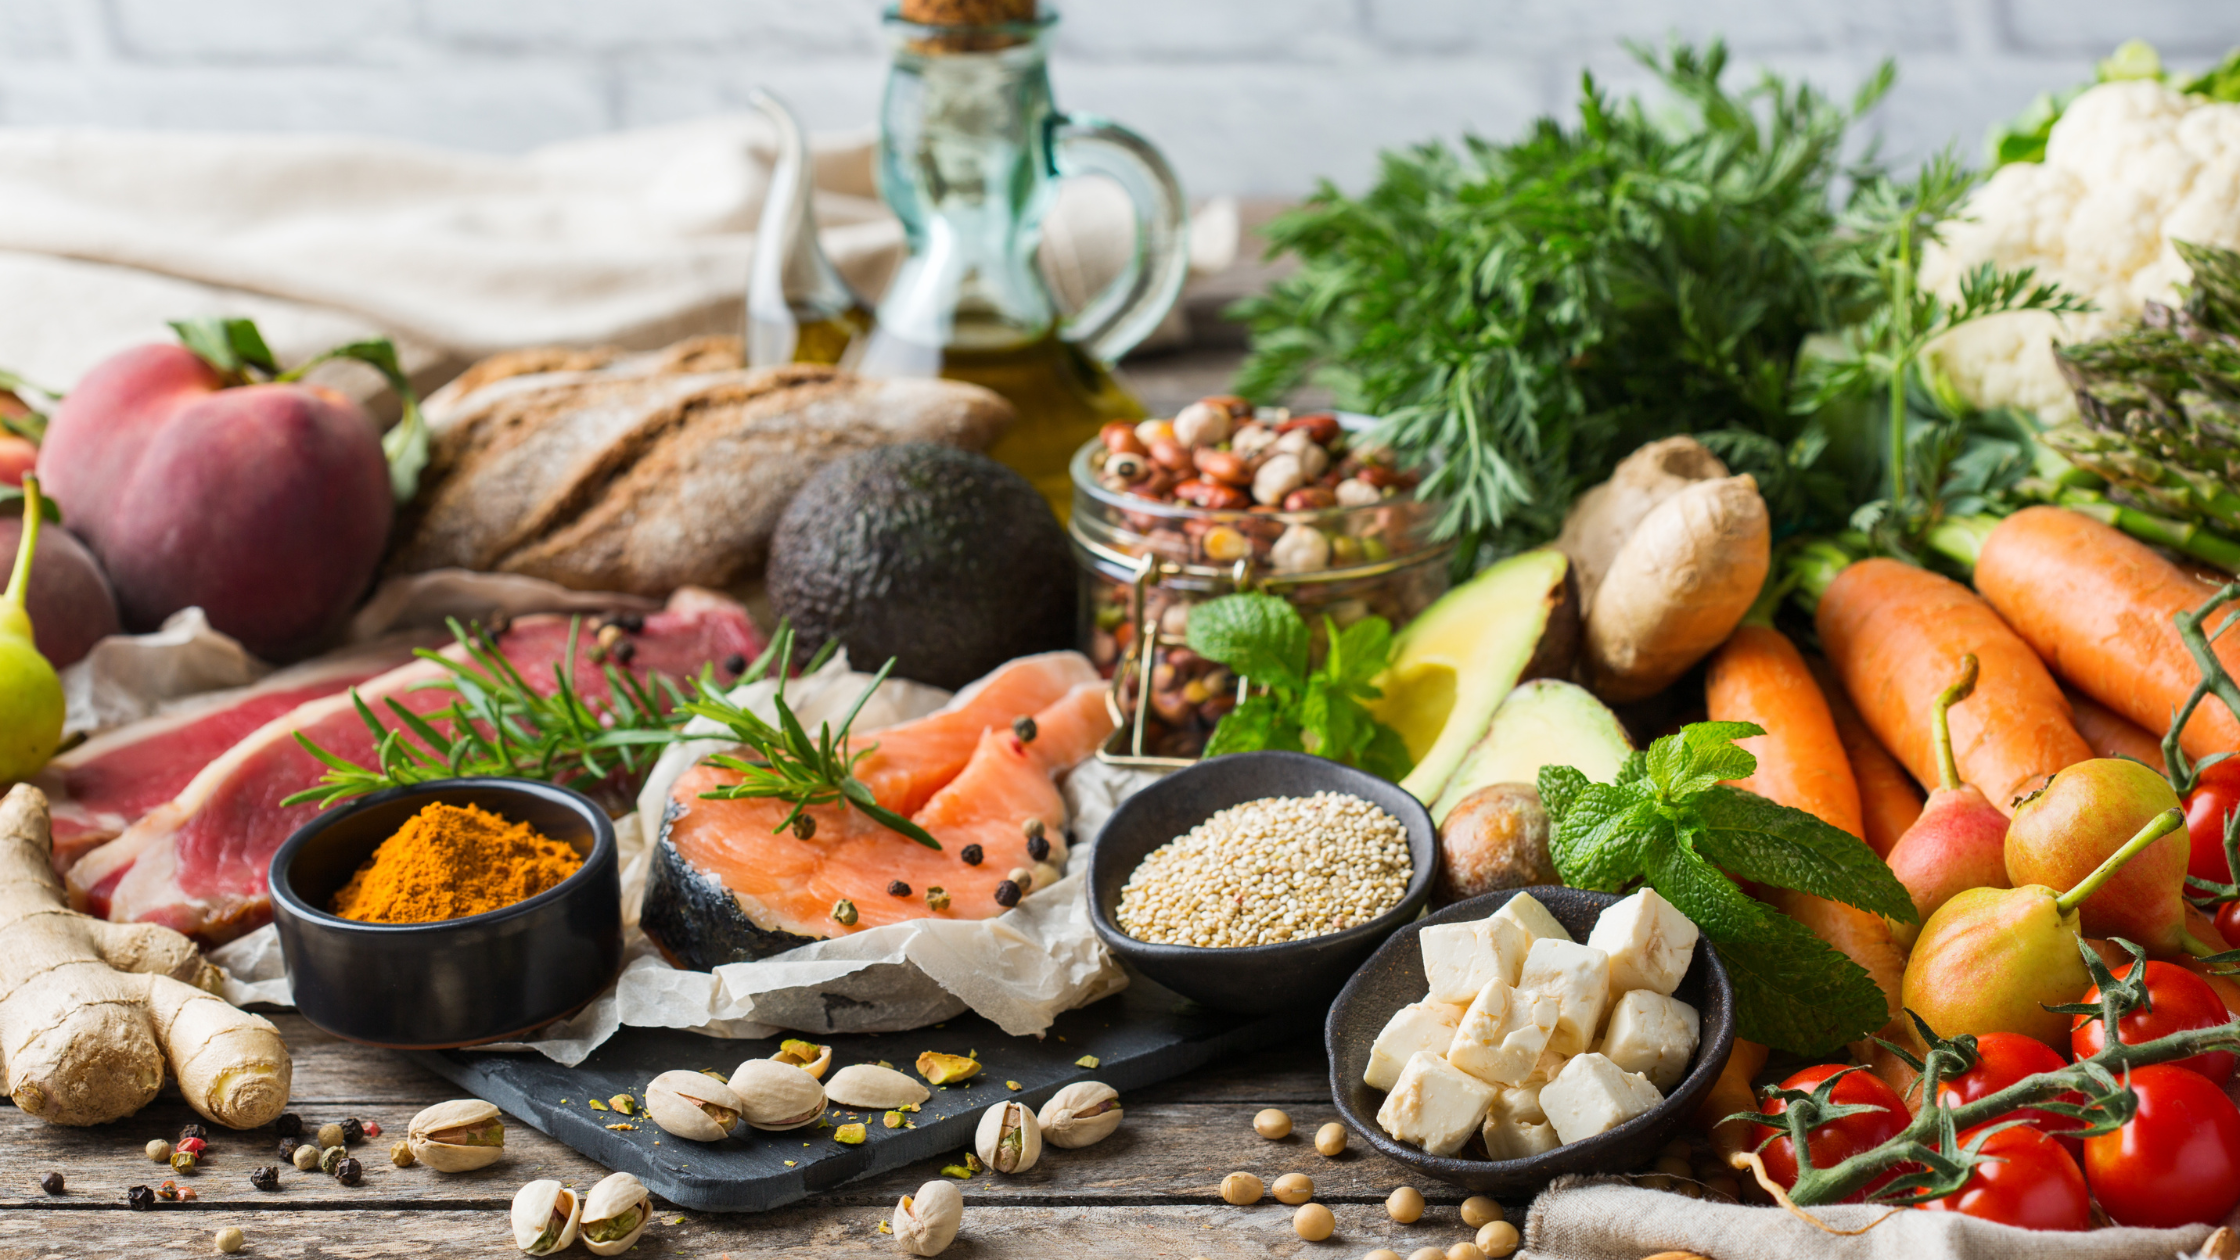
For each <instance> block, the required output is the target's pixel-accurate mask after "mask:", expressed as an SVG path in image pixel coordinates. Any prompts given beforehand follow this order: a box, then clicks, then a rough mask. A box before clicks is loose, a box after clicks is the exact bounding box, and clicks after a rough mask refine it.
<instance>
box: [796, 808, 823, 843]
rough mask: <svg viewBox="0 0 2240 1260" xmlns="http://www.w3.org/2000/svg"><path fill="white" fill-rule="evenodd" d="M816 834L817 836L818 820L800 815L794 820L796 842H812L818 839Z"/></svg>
mask: <svg viewBox="0 0 2240 1260" xmlns="http://www.w3.org/2000/svg"><path fill="white" fill-rule="evenodd" d="M816 834H817V820H816V819H814V818H811V817H810V816H809V815H807V814H801V815H798V816H796V817H795V818H794V820H793V838H794V839H796V840H812V839H815V838H816Z"/></svg>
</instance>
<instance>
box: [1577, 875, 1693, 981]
mask: <svg viewBox="0 0 2240 1260" xmlns="http://www.w3.org/2000/svg"><path fill="white" fill-rule="evenodd" d="M1696 936H1697V932H1696V925H1695V924H1694V923H1693V922H1691V921H1689V919H1688V916H1687V915H1684V914H1682V913H1680V911H1679V910H1678V909H1677V908H1675V907H1674V906H1673V904H1672V903H1671V902H1669V901H1666V900H1665V899H1664V898H1662V897H1659V896H1658V895H1657V890H1656V889H1654V888H1644V889H1642V890H1641V891H1640V892H1637V893H1635V894H1634V895H1632V896H1631V897H1628V898H1626V899H1625V900H1624V901H1621V902H1619V903H1618V904H1616V905H1614V906H1612V907H1610V908H1609V909H1607V910H1605V911H1603V912H1602V914H1601V917H1599V918H1597V919H1596V920H1595V921H1594V931H1592V932H1590V933H1588V934H1587V944H1589V945H1591V946H1593V947H1594V948H1596V949H1599V950H1601V951H1602V952H1603V953H1605V954H1608V955H1610V991H1611V992H1612V993H1626V992H1630V991H1631V990H1634V989H1649V990H1651V991H1653V992H1657V993H1662V994H1664V995H1665V996H1667V997H1670V996H1671V995H1672V991H1673V990H1674V989H1677V988H1679V987H1680V977H1682V976H1684V975H1686V974H1688V962H1689V960H1690V959H1692V958H1694V957H1695V952H1696Z"/></svg>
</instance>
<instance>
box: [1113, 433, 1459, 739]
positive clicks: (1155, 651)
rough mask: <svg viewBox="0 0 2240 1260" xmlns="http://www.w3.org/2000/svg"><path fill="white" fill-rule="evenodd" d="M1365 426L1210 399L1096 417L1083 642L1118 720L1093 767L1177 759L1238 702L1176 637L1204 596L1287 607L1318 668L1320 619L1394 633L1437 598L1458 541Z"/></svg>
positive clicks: (1223, 679)
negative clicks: (1118, 417) (1438, 534)
mask: <svg viewBox="0 0 2240 1260" xmlns="http://www.w3.org/2000/svg"><path fill="white" fill-rule="evenodd" d="M1369 423H1370V422H1369V421H1368V420H1367V419H1366V418H1365V417H1356V416H1347V417H1343V418H1341V417H1340V416H1338V415H1336V414H1333V413H1330V412H1317V413H1312V414H1300V415H1292V414H1291V413H1289V412H1288V411H1284V410H1281V409H1274V408H1258V409H1256V408H1254V407H1253V406H1252V404H1250V403H1249V402H1247V401H1245V400H1244V399H1242V398H1235V397H1228V396H1217V397H1211V398H1203V399H1200V400H1198V401H1197V402H1194V403H1192V404H1190V405H1189V406H1187V407H1184V408H1183V409H1182V410H1181V411H1180V412H1178V413H1176V414H1175V415H1174V416H1173V417H1172V418H1171V419H1155V420H1146V421H1143V422H1141V423H1139V424H1129V423H1125V422H1118V421H1116V422H1114V423H1111V424H1108V425H1106V426H1105V427H1104V430H1103V432H1102V433H1100V434H1099V435H1098V438H1097V440H1095V441H1093V442H1090V443H1088V444H1086V445H1085V446H1083V447H1082V448H1081V450H1079V451H1078V452H1076V453H1075V455H1074V458H1073V517H1072V521H1071V523H1070V525H1069V531H1070V533H1071V535H1072V538H1073V546H1074V557H1075V559H1076V560H1077V561H1079V563H1080V565H1081V644H1082V649H1083V650H1084V651H1085V652H1087V653H1088V654H1089V657H1090V659H1091V660H1093V661H1095V662H1096V664H1097V668H1098V669H1099V670H1101V671H1102V672H1103V673H1104V674H1105V676H1106V677H1108V678H1111V679H1113V700H1114V703H1115V705H1116V706H1117V708H1118V711H1119V712H1120V714H1121V715H1122V721H1121V727H1120V730H1119V732H1118V733H1117V734H1116V735H1114V737H1113V739H1112V740H1111V741H1110V742H1109V743H1107V745H1106V746H1105V749H1104V750H1103V751H1102V752H1101V753H1100V756H1102V757H1104V759H1105V760H1107V761H1113V762H1117V763H1119V764H1123V765H1144V766H1172V765H1183V764H1187V763H1188V762H1189V761H1190V760H1192V759H1194V758H1195V757H1196V756H1197V755H1198V753H1199V751H1200V750H1201V749H1202V748H1203V747H1204V746H1205V742H1206V740H1207V738H1208V737H1210V736H1211V735H1212V734H1213V728H1214V725H1215V724H1216V723H1218V722H1219V721H1220V720H1221V715H1222V714H1224V713H1227V712H1228V711H1229V710H1230V709H1232V708H1234V707H1235V706H1236V703H1237V695H1236V685H1237V680H1236V679H1235V678H1234V677H1233V676H1232V675H1230V674H1229V672H1228V671H1227V670H1224V669H1222V668H1221V667H1220V666H1218V665H1216V664H1214V663H1213V662H1212V661H1209V660H1206V659H1205V658H1203V657H1201V656H1199V655H1197V654H1196V653H1194V652H1192V651H1191V650H1190V649H1189V647H1188V646H1187V643H1186V636H1187V634H1188V632H1189V624H1190V609H1191V608H1192V607H1193V606H1195V605H1197V604H1199V603H1202V602H1203V601H1205V600H1208V599H1213V598H1216V597H1218V596H1221V595H1226V594H1229V593H1231V592H1234V591H1239V590H1258V591H1264V592H1266V593H1268V594H1271V595H1276V596H1279V597H1281V598H1283V599H1285V600H1287V601H1289V602H1290V603H1291V604H1292V605H1293V606H1294V607H1296V608H1297V609H1298V610H1299V612H1300V614H1301V616H1303V617H1304V618H1305V619H1306V622H1307V624H1308V625H1309V626H1310V627H1312V628H1313V630H1314V634H1315V654H1316V656H1317V658H1318V659H1319V656H1320V653H1321V650H1322V643H1321V640H1322V637H1323V618H1324V617H1328V618H1330V619H1331V620H1332V621H1333V622H1335V623H1336V624H1338V625H1339V626H1341V627H1342V626H1345V625H1349V624H1351V623H1352V622H1353V621H1355V620H1358V619H1359V618H1362V617H1366V616H1371V615H1375V616H1379V617H1383V618H1385V619H1386V620H1387V621H1390V622H1391V623H1392V625H1393V628H1394V629H1396V630H1397V629H1398V628H1400V627H1401V626H1404V625H1406V624H1407V623H1408V622H1409V621H1410V620H1412V619H1414V617H1415V616H1416V614H1417V613H1420V612H1422V611H1423V610H1424V608H1426V607H1428V606H1429V605H1430V603H1431V602H1432V601H1433V600H1435V599H1437V598H1438V597H1439V596H1440V595H1441V594H1443V593H1445V591H1446V588H1447V572H1448V569H1447V566H1448V560H1449V557H1450V554H1451V552H1452V550H1453V545H1452V544H1451V543H1445V542H1433V541H1432V539H1431V527H1432V523H1433V520H1434V519H1435V517H1436V516H1437V505H1436V504H1434V503H1427V502H1424V501H1422V500H1420V499H1418V498H1417V497H1416V495H1415V487H1416V482H1417V476H1416V474H1415V473H1414V472H1413V471H1411V470H1407V469H1401V468H1396V467H1394V466H1393V465H1392V464H1391V462H1390V460H1389V459H1388V458H1387V457H1386V454H1385V452H1383V451H1381V450H1378V449H1374V448H1370V447H1367V446H1366V445H1364V444H1362V443H1361V442H1360V440H1359V439H1360V436H1361V434H1362V432H1363V431H1364V430H1365V429H1366V428H1367V426H1368V424H1369ZM1146 648H1148V651H1146V650H1145V649H1146Z"/></svg>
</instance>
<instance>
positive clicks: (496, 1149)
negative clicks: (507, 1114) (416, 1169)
mask: <svg viewBox="0 0 2240 1260" xmlns="http://www.w3.org/2000/svg"><path fill="white" fill-rule="evenodd" d="M478 1138H487V1139H489V1140H475V1139H478ZM405 1145H406V1146H408V1147H410V1148H411V1150H412V1155H413V1158H415V1159H417V1160H418V1161H419V1162H421V1163H423V1164H426V1165H427V1166H428V1167H430V1168H433V1169H435V1170H436V1171H437V1172H467V1171H469V1170H471V1169H475V1168H484V1167H487V1166H489V1165H491V1164H495V1163H497V1162H498V1159H499V1157H501V1156H503V1155H504V1154H505V1153H506V1149H505V1148H506V1126H505V1122H504V1120H503V1119H501V1118H500V1116H499V1113H498V1109H497V1108H496V1107H494V1106H492V1105H491V1104H489V1103H486V1102H484V1101H482V1100H481V1099H479V1098H457V1099H453V1100H452V1101H450V1102H441V1103H437V1104H436V1105H435V1106H433V1107H430V1108H428V1109H427V1110H426V1111H423V1112H421V1113H420V1114H419V1115H417V1116H414V1117H413V1118H412V1123H411V1124H410V1125H409V1126H407V1127H406V1129H405Z"/></svg>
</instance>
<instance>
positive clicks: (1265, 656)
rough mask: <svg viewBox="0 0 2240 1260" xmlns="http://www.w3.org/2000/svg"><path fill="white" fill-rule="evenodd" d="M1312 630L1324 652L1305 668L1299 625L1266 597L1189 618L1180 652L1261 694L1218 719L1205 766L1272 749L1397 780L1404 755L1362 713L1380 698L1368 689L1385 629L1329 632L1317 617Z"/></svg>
mask: <svg viewBox="0 0 2240 1260" xmlns="http://www.w3.org/2000/svg"><path fill="white" fill-rule="evenodd" d="M1322 625H1323V632H1324V637H1325V640H1326V642H1327V644H1328V647H1327V649H1326V650H1325V651H1324V653H1323V657H1322V664H1321V665H1319V666H1315V667H1312V668H1310V667H1309V665H1308V657H1309V643H1308V640H1309V637H1310V636H1309V634H1308V632H1307V623H1306V621H1305V619H1304V618H1302V617H1300V615H1299V611H1298V610H1297V609H1295V608H1293V607H1292V606H1291V605H1290V604H1288V603H1285V602H1284V601H1283V600H1280V599H1278V598H1276V597H1275V596H1273V595H1260V594H1251V593H1247V594H1238V595H1224V596H1222V597H1221V598H1219V599H1214V600H1208V601H1206V602H1205V603H1203V604H1199V605H1198V606H1197V607H1195V608H1192V609H1191V610H1190V629H1189V633H1188V634H1187V636H1186V641H1187V642H1188V643H1189V646H1190V650H1191V651H1193V652H1196V653H1197V654H1198V655H1200V656H1203V657H1205V658H1206V659H1207V660H1210V661H1213V662H1215V663H1216V664H1219V665H1222V666H1225V667H1227V668H1228V669H1230V670H1233V671H1235V672H1236V673H1237V674H1238V675H1240V676H1242V677H1243V678H1246V679H1249V680H1250V681H1251V683H1252V684H1253V686H1254V687H1255V688H1264V690H1256V691H1254V692H1253V693H1252V694H1250V695H1247V696H1244V697H1243V698H1241V699H1240V700H1239V701H1238V702H1237V707H1236V708H1234V709H1232V710H1230V711H1229V712H1228V713H1227V714H1225V715H1223V717H1222V719H1221V723H1220V725H1218V726H1216V727H1215V728H1214V730H1213V738H1212V739H1210V740H1208V741H1207V742H1206V749H1205V755H1206V756H1208V757H1217V756H1220V755H1221V754H1223V753H1233V752H1255V751H1258V750H1261V749H1270V748H1272V749H1280V750H1285V751H1290V752H1307V753H1313V754H1314V755H1315V756H1317V757H1327V758H1329V759H1330V760H1332V761H1340V762H1344V763H1345V764H1346V765H1349V766H1355V767H1358V768H1360V769H1363V770H1366V771H1368V772H1369V773H1371V774H1374V775H1377V776H1378V777H1380V778H1385V779H1393V780H1398V779H1401V778H1404V777H1406V775H1407V773H1408V771H1409V769H1410V768H1411V762H1410V760H1409V758H1408V749H1407V746H1406V745H1405V744H1403V743H1402V742H1401V741H1400V735H1399V733H1398V732H1396V731H1394V730H1393V729H1392V728H1391V727H1389V726H1386V725H1384V724H1383V723H1381V722H1379V721H1377V719H1376V717H1375V716H1374V715H1373V714H1371V713H1370V712H1369V709H1368V706H1367V705H1365V704H1363V703H1362V701H1364V700H1374V699H1377V698H1378V697H1379V696H1381V695H1382V694H1383V693H1382V692H1380V691H1378V690H1377V689H1376V687H1375V686H1373V685H1372V684H1371V682H1370V680H1371V679H1373V678H1375V677H1376V676H1377V675H1378V674H1379V673H1382V672H1383V670H1384V667H1385V665H1386V664H1387V663H1388V662H1389V661H1390V660H1391V657H1392V623H1391V622H1388V621H1386V620H1385V619H1384V618H1382V617H1363V618H1362V619H1361V620H1359V621H1356V622H1354V623H1353V624H1352V625H1350V626H1347V627H1345V628H1344V629H1339V628H1338V625H1337V623H1335V622H1333V621H1331V620H1330V619H1329V618H1328V617H1325V618H1323V621H1322Z"/></svg>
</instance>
